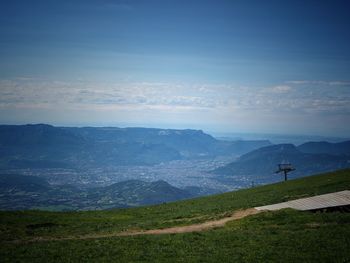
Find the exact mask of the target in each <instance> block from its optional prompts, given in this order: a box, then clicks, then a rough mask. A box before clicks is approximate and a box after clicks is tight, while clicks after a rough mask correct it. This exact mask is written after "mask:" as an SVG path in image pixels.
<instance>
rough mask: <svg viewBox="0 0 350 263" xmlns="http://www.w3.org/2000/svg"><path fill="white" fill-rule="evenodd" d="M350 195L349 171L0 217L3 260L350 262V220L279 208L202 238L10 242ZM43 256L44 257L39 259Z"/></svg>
mask: <svg viewBox="0 0 350 263" xmlns="http://www.w3.org/2000/svg"><path fill="white" fill-rule="evenodd" d="M344 189H350V170H344V171H338V172H335V173H329V174H324V175H318V176H312V177H307V178H303V179H298V180H293V181H289V182H286V183H280V184H273V185H267V186H262V187H256V188H253V189H248V190H241V191H237V192H231V193H226V194H221V195H215V196H210V197H205V198H198V199H193V200H187V201H182V202H176V203H169V204H164V205H158V206H149V207H141V208H134V209H125V210H114V211H99V212H79V213H74V212H70V213H52V212H42V211H26V212H0V231H1V232H0V234H1V240H2V244H1V252H0V257H1V258H3V259H5V261H6V260H8V261H12V260H14V259H18V260H21V259H22V260H24V259H26V260H28V261H33V260H34V259H36V260H37V261H39V262H40V261H46V262H47V261H48V260H50V261H57V262H59V261H63V259H66V260H67V259H68V260H71V261H80V260H91V261H98V260H100V261H108V260H114V261H120V262H128V261H150V262H157V261H165V260H169V259H172V260H173V261H186V262H191V261H201V262H215V261H220V260H221V261H226V262H227V261H232V260H233V261H234V260H237V261H241V262H242V261H250V262H254V261H265V262H266V261H269V260H270V261H281V259H282V258H283V261H284V262H288V261H289V262H297V261H301V260H302V261H304V262H305V261H318V262H320V261H321V262H322V261H323V262H327V261H328V262H329V261H332V262H337V261H339V262H343V261H344V260H345V259H347V260H350V252H348V251H350V238H349V236H350V215H349V214H342V213H329V214H318V213H316V214H312V213H309V212H299V211H292V210H283V211H278V212H269V213H263V214H258V215H255V216H251V217H248V218H245V219H243V220H239V221H235V222H231V223H228V224H227V225H226V227H224V228H221V229H216V230H211V231H206V232H201V233H189V234H178V235H161V236H137V237H115V238H101V239H91V240H71V241H50V242H34V243H21V244H20V245H19V244H13V243H8V242H5V241H9V240H14V239H16V240H18V239H20V240H28V239H32V238H37V237H66V236H82V235H85V234H88V235H92V234H101V233H110V232H119V231H123V230H126V229H150V228H160V227H168V226H174V225H185V224H192V223H197V222H201V221H206V220H208V219H212V218H218V217H222V216H225V215H226V214H229V213H231V212H232V211H234V210H237V209H241V208H248V207H254V206H260V205H265V204H271V203H276V202H282V201H286V200H291V199H295V198H300V197H305V196H311V195H317V194H322V193H327V192H334V191H340V190H344ZM44 255H45V257H43V256H44Z"/></svg>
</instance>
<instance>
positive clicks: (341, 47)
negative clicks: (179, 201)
mask: <svg viewBox="0 0 350 263" xmlns="http://www.w3.org/2000/svg"><path fill="white" fill-rule="evenodd" d="M349 10H350V2H349V1H339V0H334V1H316V0H315V1H311V0H303V1H301V0H293V1H288V0H286V1H269V0H267V1H252V0H245V1H239V0H238V1H220V0H212V1H205V0H201V1H200V0H198V1H192V0H186V1H185V0H177V1H175V0H173V1H170V0H159V1H154V0H147V1H146V0H144V1H142V0H134V1H129V0H114V1H112V0H99V1H98V0H95V1H92V0H84V1H82V0H81V1H80V0H75V1H65V0H60V1H52V0H45V1H41V0H32V1H29V0H23V1H18V0H1V1H0V123H2V124H25V123H49V124H53V125H59V126H120V127H125V126H144V127H161V128H194V129H203V130H205V131H212V132H251V133H285V134H310V135H325V136H341V137H349V134H350V48H349V47H350V30H349V28H350V16H349Z"/></svg>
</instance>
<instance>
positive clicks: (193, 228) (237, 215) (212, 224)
mask: <svg viewBox="0 0 350 263" xmlns="http://www.w3.org/2000/svg"><path fill="white" fill-rule="evenodd" d="M261 212H263V211H259V210H257V209H255V208H249V209H246V210H239V211H236V212H234V213H233V214H232V215H231V216H229V217H224V218H221V219H218V220H212V221H207V222H204V223H200V224H194V225H188V226H178V227H170V228H163V229H151V230H144V231H125V232H121V233H110V234H93V235H85V236H78V237H61V238H55V237H51V238H50V237H37V238H33V239H31V240H13V241H10V242H9V243H19V244H20V243H31V242H45V241H64V240H87V239H98V238H108V237H122V236H136V235H162V234H177V233H189V232H199V231H204V230H208V229H212V228H217V227H223V226H224V225H225V224H226V223H227V222H229V221H232V220H237V219H241V218H243V217H246V216H249V215H254V214H258V213H261Z"/></svg>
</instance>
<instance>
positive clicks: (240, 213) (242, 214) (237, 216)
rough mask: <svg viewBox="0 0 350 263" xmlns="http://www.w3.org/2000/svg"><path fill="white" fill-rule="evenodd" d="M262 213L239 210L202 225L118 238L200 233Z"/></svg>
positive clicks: (164, 229) (124, 234)
mask: <svg viewBox="0 0 350 263" xmlns="http://www.w3.org/2000/svg"><path fill="white" fill-rule="evenodd" d="M260 212H262V211H259V210H256V209H255V208H249V209H246V210H239V211H236V212H235V213H233V214H232V215H231V216H229V217H224V218H221V219H218V220H213V221H207V222H204V223H200V224H194V225H189V226H177V227H170V228H163V229H151V230H146V231H137V232H124V233H120V234H119V235H118V236H135V235H161V234H177V233H189V232H199V231H204V230H208V229H212V228H216V227H223V226H224V225H225V224H226V223H227V222H229V221H232V220H237V219H241V218H243V217H246V216H249V215H254V214H257V213H260Z"/></svg>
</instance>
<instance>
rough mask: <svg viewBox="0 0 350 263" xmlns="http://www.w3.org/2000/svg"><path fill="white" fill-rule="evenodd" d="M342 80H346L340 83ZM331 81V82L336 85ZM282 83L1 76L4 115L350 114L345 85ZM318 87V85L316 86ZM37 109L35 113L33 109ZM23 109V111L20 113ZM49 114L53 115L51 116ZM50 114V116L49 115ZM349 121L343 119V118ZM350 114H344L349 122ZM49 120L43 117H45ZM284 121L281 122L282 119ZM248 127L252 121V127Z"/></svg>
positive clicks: (186, 117)
mask: <svg viewBox="0 0 350 263" xmlns="http://www.w3.org/2000/svg"><path fill="white" fill-rule="evenodd" d="M342 84H343V83H342ZM329 85H333V86H332V87H333V88H332V89H330V88H329ZM329 85H324V84H323V83H320V82H318V83H316V82H314V83H313V84H312V85H311V84H310V83H309V84H306V83H305V82H303V84H301V83H299V82H298V84H295V83H289V84H288V85H287V84H286V83H281V84H280V85H274V86H270V87H254V86H252V87H250V86H237V85H208V84H195V85H186V84H172V83H157V82H155V83H151V82H140V83H95V82H88V81H76V82H62V81H49V80H38V79H13V80H0V118H1V119H2V120H4V118H5V117H6V116H5V112H6V114H7V115H8V112H22V114H24V112H25V113H26V115H25V116H27V115H30V112H32V114H31V116H32V115H38V117H37V118H39V117H40V114H41V116H42V117H43V116H47V117H46V118H47V119H56V118H60V119H70V120H71V122H74V120H87V121H88V120H90V119H91V120H93V119H95V120H98V121H101V122H103V121H105V122H107V120H111V119H112V120H114V121H124V122H127V121H128V122H137V123H148V122H156V121H158V122H164V123H171V122H181V123H189V124H195V123H209V124H210V125H211V124H215V123H221V124H220V125H232V126H239V125H248V124H249V125H251V126H254V123H255V124H256V125H270V126H271V127H274V125H275V121H274V120H282V122H283V120H284V119H286V120H290V119H299V120H300V121H301V120H305V119H307V118H309V119H308V121H305V122H304V123H302V124H300V123H299V126H300V125H308V122H310V121H311V122H313V121H316V122H317V121H318V122H325V123H327V122H330V121H327V120H325V118H326V117H324V116H327V118H333V119H341V118H340V117H339V116H340V115H341V116H344V115H346V114H348V116H349V114H350V90H349V89H348V88H347V87H346V86H344V85H339V83H337V85H335V83H333V84H329ZM315 86H317V87H318V88H317V89H316V88H315ZM34 113H35V114H34ZM18 114H19V113H18ZM50 114H51V115H50ZM50 116H51V117H50ZM344 118H345V119H346V120H345V119H344ZM348 119H349V117H346V116H345V117H343V122H344V123H345V122H346V121H347V120H348ZM42 121H45V120H42ZM280 123H281V122H280ZM249 127H250V126H249Z"/></svg>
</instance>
